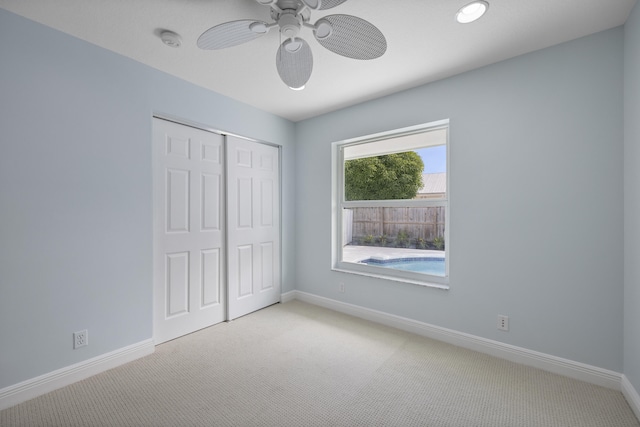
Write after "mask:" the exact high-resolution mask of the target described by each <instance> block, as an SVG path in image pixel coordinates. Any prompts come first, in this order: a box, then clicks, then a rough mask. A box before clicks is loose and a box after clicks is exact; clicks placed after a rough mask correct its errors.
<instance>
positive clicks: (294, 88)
mask: <svg viewBox="0 0 640 427" xmlns="http://www.w3.org/2000/svg"><path fill="white" fill-rule="evenodd" d="M289 89H291V90H304V85H302V86H300V87H291V86H289Z"/></svg>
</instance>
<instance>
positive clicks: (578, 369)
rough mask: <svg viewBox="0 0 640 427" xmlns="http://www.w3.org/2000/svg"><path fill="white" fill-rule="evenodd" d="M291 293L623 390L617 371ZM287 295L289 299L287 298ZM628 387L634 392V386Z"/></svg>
mask: <svg viewBox="0 0 640 427" xmlns="http://www.w3.org/2000/svg"><path fill="white" fill-rule="evenodd" d="M290 293H293V294H294V295H293V299H298V300H300V301H304V302H308V303H310V304H314V305H318V306H321V307H325V308H329V309H331V310H335V311H339V312H341V313H345V314H349V315H352V316H355V317H359V318H362V319H366V320H370V321H373V322H376V323H381V324H383V325H386V326H391V327H394V328H397V329H401V330H403V331H407V332H412V333H415V334H417V335H422V336H425V337H428V338H433V339H436V340H438V341H444V342H447V343H449V344H453V345H456V346H459V347H463V348H468V349H470V350H475V351H478V352H480V353H485V354H489V355H492V356H496V357H499V358H501V359H506V360H509V361H511V362H516V363H521V364H523V365H527V366H533V367H536V368H539V369H543V370H545V371H549V372H553V373H555V374H559V375H564V376H566V377H570V378H574V379H578V380H581V381H586V382H588V383H591V384H596V385H600V386H603V387H607V388H611V389H614V390H619V391H620V390H621V389H622V385H621V384H622V374H620V373H618V372H614V371H609V370H606V369H602V368H598V367H596V366H591V365H587V364H584V363H580V362H575V361H573V360H569V359H563V358H561V357H556V356H552V355H549V354H545V353H540V352H537V351H533V350H528V349H526V348H522V347H516V346H513V345H509V344H504V343H501V342H498V341H493V340H489V339H486V338H481V337H477V336H475V335H470V334H466V333H463V332H458V331H454V330H452V329H446V328H441V327H439V326H434V325H430V324H428V323H423V322H419V321H416V320H412V319H407V318H405V317H400V316H396V315H393V314H389V313H384V312H381V311H377V310H372V309H369V308H364V307H360V306H357V305H353V304H348V303H344V302H341V301H336V300H332V299H329V298H325V297H320V296H317V295H313V294H309V293H306V292H301V291H292V292H288V293H287V294H290ZM287 296H288V297H289V295H287ZM283 302H284V299H283ZM629 385H631V384H629ZM631 388H632V389H633V387H631ZM636 397H637V394H636Z"/></svg>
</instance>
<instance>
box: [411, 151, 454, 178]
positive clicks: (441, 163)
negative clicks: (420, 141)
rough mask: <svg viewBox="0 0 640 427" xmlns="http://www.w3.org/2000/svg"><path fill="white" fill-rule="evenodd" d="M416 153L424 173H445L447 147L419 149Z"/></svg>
mask: <svg viewBox="0 0 640 427" xmlns="http://www.w3.org/2000/svg"><path fill="white" fill-rule="evenodd" d="M416 153H418V154H419V155H420V157H422V161H423V162H424V173H439V172H446V171H447V146H446V145H438V146H437V147H428V148H421V149H419V150H416Z"/></svg>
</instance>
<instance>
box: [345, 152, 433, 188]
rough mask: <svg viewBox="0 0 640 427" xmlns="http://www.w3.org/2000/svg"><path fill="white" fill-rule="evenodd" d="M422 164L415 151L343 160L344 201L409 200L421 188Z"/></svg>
mask: <svg viewBox="0 0 640 427" xmlns="http://www.w3.org/2000/svg"><path fill="white" fill-rule="evenodd" d="M423 170H424V163H422V159H421V158H420V156H419V155H418V153H416V152H415V151H407V152H404V153H396V154H386V155H384V156H377V157H365V158H363V159H353V160H347V161H346V162H345V172H344V177H345V185H344V191H345V198H346V200H392V199H413V198H414V197H415V196H416V194H418V190H420V188H421V187H422V171H423Z"/></svg>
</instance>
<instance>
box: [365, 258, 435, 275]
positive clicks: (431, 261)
mask: <svg viewBox="0 0 640 427" xmlns="http://www.w3.org/2000/svg"><path fill="white" fill-rule="evenodd" d="M362 263H363V264H367V265H375V266H376V267H385V268H394V269H396V270H406V271H415V272H418V273H424V274H431V275H434V276H444V275H445V262H444V258H396V259H384V260H380V259H373V258H369V259H365V260H364V261H362Z"/></svg>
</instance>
